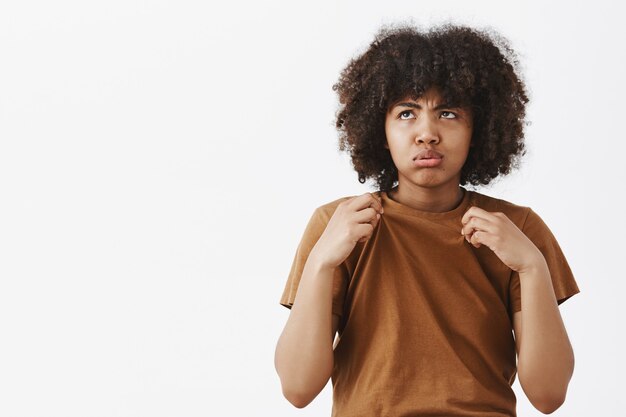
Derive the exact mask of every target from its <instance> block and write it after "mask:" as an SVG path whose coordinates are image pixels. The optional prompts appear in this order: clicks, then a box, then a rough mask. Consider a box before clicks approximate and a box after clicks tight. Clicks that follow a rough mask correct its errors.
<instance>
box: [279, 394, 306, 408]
mask: <svg viewBox="0 0 626 417" xmlns="http://www.w3.org/2000/svg"><path fill="white" fill-rule="evenodd" d="M283 396H284V397H285V398H286V399H287V401H289V402H290V403H291V404H292V405H293V406H294V407H296V408H304V407H306V406H307V405H309V404H310V403H311V401H313V398H311V397H310V396H307V395H303V394H301V393H297V392H289V391H286V390H283Z"/></svg>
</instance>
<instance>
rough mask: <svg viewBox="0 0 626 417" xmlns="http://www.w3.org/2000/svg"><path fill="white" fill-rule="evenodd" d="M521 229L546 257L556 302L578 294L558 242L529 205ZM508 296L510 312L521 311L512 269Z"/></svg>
mask: <svg viewBox="0 0 626 417" xmlns="http://www.w3.org/2000/svg"><path fill="white" fill-rule="evenodd" d="M522 231H523V232H524V234H525V235H526V236H528V238H529V239H530V240H531V241H532V242H533V243H534V244H535V246H537V248H538V249H539V250H540V251H541V253H542V254H543V256H544V258H545V259H546V263H547V264H548V269H549V270H550V278H551V279H552V286H553V288H554V295H555V296H556V300H557V304H559V305H560V304H562V303H563V302H564V301H565V300H567V299H569V298H570V297H571V296H573V295H574V294H578V293H579V292H580V289H579V288H578V285H577V283H576V280H575V279H574V275H573V274H572V270H571V269H570V266H569V264H568V263H567V259H565V255H564V254H563V251H562V250H561V247H560V246H559V243H558V242H557V240H556V238H555V237H554V235H553V234H552V231H551V230H550V229H549V228H548V226H547V225H546V224H545V223H544V221H543V220H542V219H541V217H539V215H538V214H537V213H535V212H534V211H533V210H532V209H531V208H530V207H529V208H528V215H527V217H526V220H525V222H524V225H523V227H522ZM509 296H510V300H511V304H510V307H511V313H514V312H517V311H521V310H522V299H521V287H520V278H519V274H518V272H517V271H513V272H512V274H511V281H510V285H509Z"/></svg>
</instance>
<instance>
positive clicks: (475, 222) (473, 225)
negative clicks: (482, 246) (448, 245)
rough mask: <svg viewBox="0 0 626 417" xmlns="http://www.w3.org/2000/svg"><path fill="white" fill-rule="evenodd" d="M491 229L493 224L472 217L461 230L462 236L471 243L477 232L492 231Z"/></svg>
mask: <svg viewBox="0 0 626 417" xmlns="http://www.w3.org/2000/svg"><path fill="white" fill-rule="evenodd" d="M491 229H492V224H491V222H490V221H489V220H485V219H483V218H480V217H471V218H470V219H469V221H468V222H467V223H465V224H464V225H463V227H462V228H461V234H462V235H464V236H465V239H466V240H467V241H468V242H469V239H470V237H471V235H472V234H473V233H474V232H475V231H476V230H484V231H491Z"/></svg>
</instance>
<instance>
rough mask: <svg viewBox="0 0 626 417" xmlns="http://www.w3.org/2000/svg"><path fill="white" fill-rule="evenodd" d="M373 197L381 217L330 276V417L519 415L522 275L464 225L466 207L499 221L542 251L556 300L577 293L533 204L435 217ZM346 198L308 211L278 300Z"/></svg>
mask: <svg viewBox="0 0 626 417" xmlns="http://www.w3.org/2000/svg"><path fill="white" fill-rule="evenodd" d="M373 194H374V195H378V196H380V197H381V199H382V206H383V208H384V210H385V212H384V214H382V215H381V217H380V220H379V222H378V224H377V226H376V228H375V229H374V231H373V233H372V235H371V237H370V238H369V240H368V241H367V242H359V243H357V245H356V246H355V248H354V250H353V251H352V253H351V254H350V255H349V256H348V258H347V259H346V260H345V261H344V262H343V263H342V264H341V265H340V266H339V267H338V268H336V269H335V275H334V278H333V279H334V281H333V302H332V312H333V314H337V315H339V316H341V320H340V324H339V330H338V333H339V338H338V340H337V342H336V345H335V349H334V368H333V372H332V384H333V408H332V415H333V417H352V416H354V417H357V416H358V417H363V416H435V415H437V416H474V417H479V416H480V417H496V416H498V417H504V416H506V417H511V416H516V398H515V393H514V391H513V389H512V388H511V385H512V384H513V382H514V381H515V375H516V371H517V368H516V350H515V340H514V337H513V332H512V329H513V326H512V323H513V319H512V317H513V312H515V311H520V310H521V298H520V284H519V276H518V274H517V273H516V272H514V271H512V270H511V269H510V268H508V267H507V266H506V265H505V264H504V263H503V262H502V261H501V260H500V259H499V258H498V257H497V256H496V255H495V254H494V253H493V252H492V251H491V249H489V247H487V246H486V245H481V246H480V247H479V248H475V247H474V246H473V245H471V244H470V243H469V242H467V241H466V240H465V238H464V237H463V236H462V235H461V226H462V224H461V218H462V216H463V214H464V213H465V212H466V211H467V209H469V208H470V207H471V206H477V207H480V208H482V209H484V210H487V211H490V212H497V211H500V212H502V213H504V214H506V215H507V217H508V218H509V219H510V220H511V221H512V222H513V223H515V224H516V225H517V227H519V228H520V230H522V231H523V232H524V233H525V234H526V236H528V238H529V239H530V240H531V241H532V242H533V243H534V244H535V245H536V246H537V247H538V248H539V250H540V251H541V252H542V253H543V255H544V257H545V258H546V261H547V264H548V268H549V270H550V276H551V279H552V285H553V288H554V293H555V295H556V299H557V300H558V304H561V303H562V302H563V301H565V300H567V299H568V298H570V297H571V296H572V295H574V294H577V293H578V292H580V290H579V289H578V286H577V284H576V281H575V280H574V276H573V275H572V271H571V270H570V267H569V265H568V263H567V261H566V259H565V256H564V255H563V252H562V251H561V248H560V247H559V244H558V243H557V240H556V239H555V237H554V235H553V234H552V233H551V231H550V229H549V228H548V226H547V225H546V224H545V223H544V222H543V221H542V219H541V218H540V217H539V215H538V214H537V213H535V212H534V211H533V210H531V209H530V208H529V207H524V206H518V205H515V204H513V203H510V202H508V201H505V200H501V199H497V198H494V197H490V196H487V195H484V194H481V193H478V192H475V191H470V190H465V189H464V197H463V200H462V201H461V203H460V204H459V205H458V206H457V207H456V208H455V209H453V210H451V211H447V212H439V213H436V212H426V211H421V210H417V209H414V208H411V207H409V206H406V205H403V204H401V203H399V202H397V201H394V200H392V199H391V198H389V196H388V195H387V194H386V193H385V192H375V193H373ZM351 197H354V196H351ZM348 198H350V197H343V198H340V199H337V200H335V201H332V202H330V203H327V204H324V205H322V206H320V207H318V208H316V209H315V211H314V212H313V215H312V217H311V219H310V220H309V223H308V225H307V227H306V229H305V231H304V235H303V236H302V240H301V242H300V244H299V246H298V249H297V251H296V255H295V259H294V261H293V264H292V267H291V271H290V273H289V277H288V279H287V283H286V285H285V289H284V291H283V294H282V297H281V299H280V304H282V305H284V306H285V307H288V308H291V306H292V305H293V303H294V301H295V300H296V293H297V289H298V283H299V281H300V277H301V274H302V270H303V268H304V264H305V262H306V260H307V257H308V254H309V252H310V251H311V249H312V248H313V246H314V245H315V243H316V242H317V240H318V239H319V237H320V236H321V234H322V233H323V231H324V230H325V228H326V225H327V224H328V221H329V219H330V218H331V216H332V215H333V213H334V211H335V209H336V207H337V205H338V204H339V203H341V202H342V201H344V200H347V199H348Z"/></svg>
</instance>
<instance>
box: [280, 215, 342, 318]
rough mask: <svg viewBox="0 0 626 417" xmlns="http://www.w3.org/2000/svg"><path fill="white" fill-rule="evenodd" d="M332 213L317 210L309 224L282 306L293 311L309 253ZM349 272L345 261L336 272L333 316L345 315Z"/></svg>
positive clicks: (286, 287) (292, 268) (288, 278)
mask: <svg viewBox="0 0 626 417" xmlns="http://www.w3.org/2000/svg"><path fill="white" fill-rule="evenodd" d="M331 216H332V213H330V214H329V213H327V212H325V211H324V210H322V209H321V208H320V207H318V208H316V209H315V211H314V212H313V215H312V216H311V218H310V219H309V223H308V224H307V226H306V228H305V229H304V234H303V235H302V238H301V240H300V243H299V245H298V248H297V249H296V254H295V257H294V259H293V262H292V264H291V269H290V271H289V275H288V277H287V282H286V284H285V288H284V290H283V294H282V296H281V297H280V304H281V305H283V306H285V307H287V308H289V309H291V307H292V306H293V304H294V302H295V301H296V294H297V292H298V285H299V284H300V278H301V277H302V271H303V270H304V265H305V263H306V261H307V259H308V257H309V253H310V252H311V250H312V249H313V247H314V246H315V244H316V243H317V241H318V239H319V238H320V236H321V235H322V233H323V232H324V230H326V225H327V224H328V221H329V220H330V217H331ZM348 279H349V272H348V269H347V267H346V263H345V261H344V262H342V263H341V264H340V265H339V266H338V267H337V268H335V270H334V275H333V297H332V314H336V315H338V316H342V315H343V307H344V298H345V294H346V289H347V285H348Z"/></svg>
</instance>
